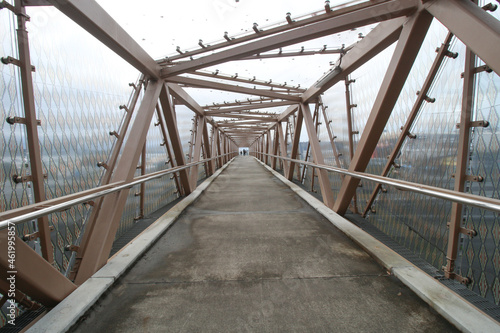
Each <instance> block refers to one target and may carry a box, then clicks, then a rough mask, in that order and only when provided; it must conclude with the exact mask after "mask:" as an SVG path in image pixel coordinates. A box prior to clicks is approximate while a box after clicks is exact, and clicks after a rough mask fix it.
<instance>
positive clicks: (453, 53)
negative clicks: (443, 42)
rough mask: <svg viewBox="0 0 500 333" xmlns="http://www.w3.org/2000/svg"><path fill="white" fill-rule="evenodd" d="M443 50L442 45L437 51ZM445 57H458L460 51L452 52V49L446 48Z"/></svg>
mask: <svg viewBox="0 0 500 333" xmlns="http://www.w3.org/2000/svg"><path fill="white" fill-rule="evenodd" d="M439 51H441V47H438V48H436V52H439ZM444 55H445V57H448V58H452V59H456V58H457V57H458V52H451V51H450V50H446V51H445V52H444Z"/></svg>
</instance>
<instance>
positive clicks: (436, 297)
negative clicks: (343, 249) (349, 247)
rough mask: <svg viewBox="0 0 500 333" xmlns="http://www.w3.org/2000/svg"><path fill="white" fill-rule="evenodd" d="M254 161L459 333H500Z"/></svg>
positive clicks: (399, 258) (494, 324)
mask: <svg viewBox="0 0 500 333" xmlns="http://www.w3.org/2000/svg"><path fill="white" fill-rule="evenodd" d="M256 160H257V161H258V162H259V163H261V164H262V165H263V166H264V167H265V168H267V169H268V170H269V171H270V172H271V173H272V174H273V175H274V176H276V177H277V178H278V179H279V180H281V181H282V182H283V183H284V184H285V185H287V186H289V187H290V189H291V190H292V191H294V192H295V193H296V194H297V195H298V196H299V197H301V198H302V199H303V200H304V201H306V202H307V203H308V204H309V205H311V206H312V207H313V208H314V209H316V210H317V211H318V212H319V213H320V214H321V215H323V216H324V217H325V218H326V219H327V220H328V221H330V222H331V223H332V224H333V225H334V226H335V227H337V228H338V229H340V231H342V232H343V233H344V234H346V235H347V237H349V238H350V239H352V240H353V241H354V242H355V243H357V244H358V245H359V246H360V247H361V248H363V250H365V251H366V252H367V253H368V254H370V255H371V256H372V257H373V258H374V259H375V260H376V261H377V262H379V264H381V265H382V266H383V267H385V268H386V269H387V270H388V271H390V272H391V273H392V274H394V276H396V277H397V278H398V279H399V280H400V281H401V282H402V283H403V284H405V285H406V286H407V287H408V288H410V289H411V290H412V291H413V292H414V293H416V294H417V295H418V296H419V297H420V298H422V299H423V300H424V301H425V302H426V303H427V304H429V305H430V306H431V307H432V308H434V309H435V310H436V311H437V312H438V313H439V314H441V315H442V316H443V317H444V318H446V320H448V321H449V322H450V323H452V324H453V325H455V326H456V327H457V328H458V329H459V330H461V331H462V332H478V333H479V332H500V323H498V322H497V321H495V320H494V319H492V318H491V317H490V316H488V315H487V314H485V313H484V312H482V311H481V310H479V309H478V308H477V307H475V306H474V305H472V304H471V303H469V302H467V301H466V300H465V299H464V298H462V297H461V296H459V295H458V294H456V293H455V292H453V291H452V290H450V289H449V288H447V287H446V286H444V285H442V284H441V283H439V281H436V280H435V279H434V278H432V277H431V276H430V275H428V274H426V273H425V272H424V271H422V270H421V269H419V268H418V267H416V266H415V265H413V264H412V263H411V262H409V261H408V260H406V259H405V258H403V257H402V256H400V255H399V254H398V253H396V252H394V251H393V250H391V249H390V248H389V247H387V246H386V245H384V244H383V243H381V242H380V241H378V240H377V239H376V238H374V237H373V236H371V235H370V234H368V233H367V232H365V231H364V230H363V229H361V228H359V227H357V226H356V225H354V224H353V223H351V222H350V221H348V220H346V219H345V218H343V217H342V216H340V215H338V214H337V213H335V212H334V211H332V210H331V209H330V208H328V207H327V206H325V204H323V203H322V202H321V201H319V200H318V199H316V198H315V197H313V196H312V195H310V194H309V193H308V192H307V191H305V190H303V189H302V188H301V187H300V186H298V185H296V184H294V183H292V182H291V181H289V180H288V179H286V178H285V177H283V176H282V175H281V174H280V173H278V172H276V171H275V170H273V169H272V168H270V167H269V166H268V165H266V164H264V163H262V162H261V161H259V160H258V159H256Z"/></svg>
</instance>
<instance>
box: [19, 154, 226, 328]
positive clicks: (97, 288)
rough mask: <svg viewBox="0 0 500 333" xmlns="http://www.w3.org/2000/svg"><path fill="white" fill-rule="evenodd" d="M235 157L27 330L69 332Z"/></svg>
mask: <svg viewBox="0 0 500 333" xmlns="http://www.w3.org/2000/svg"><path fill="white" fill-rule="evenodd" d="M233 160H234V158H233V159H231V160H230V161H229V162H228V163H226V164H225V165H224V166H222V168H220V169H219V170H217V171H216V172H215V173H214V174H213V175H212V176H210V177H209V178H207V179H206V180H205V181H204V182H203V183H202V184H200V185H199V186H198V187H197V188H196V190H194V191H193V192H192V193H191V194H189V195H188V196H187V197H186V198H184V199H183V200H182V201H181V202H179V203H178V204H177V205H175V206H174V207H172V208H171V209H170V210H169V211H168V212H166V213H165V214H163V215H162V216H161V217H160V218H159V219H158V220H156V221H155V222H154V223H153V224H152V225H150V226H149V227H148V228H147V229H146V230H144V231H143V232H142V233H141V234H139V236H137V237H136V238H135V239H133V240H132V241H131V242H130V243H128V244H127V245H126V246H125V247H124V248H123V249H122V250H121V251H119V252H118V253H117V254H115V255H114V256H113V257H112V258H111V259H110V260H109V261H108V263H107V264H106V265H105V266H104V267H102V268H101V269H100V270H99V271H97V272H96V273H95V274H94V275H92V277H91V278H90V279H88V280H87V281H85V283H83V284H82V285H81V286H80V287H78V288H77V289H76V290H75V291H74V292H72V293H71V294H70V295H69V296H68V297H66V298H65V299H64V300H63V301H62V302H61V303H59V304H58V305H57V306H56V307H54V308H53V309H52V310H50V311H49V312H48V313H47V314H46V315H45V316H44V317H43V318H41V319H40V320H39V321H38V322H36V323H35V325H33V326H32V327H31V328H29V329H28V330H27V331H26V332H27V333H59V332H67V331H68V330H69V329H70V328H71V327H72V326H73V325H74V324H75V323H76V322H77V321H78V319H80V318H81V317H82V316H83V315H84V314H85V313H86V312H87V311H88V310H89V309H90V308H91V307H92V306H93V305H94V304H95V303H96V302H97V301H98V300H99V298H100V297H101V296H102V295H103V294H104V293H105V292H106V291H107V290H108V289H109V288H110V287H111V286H112V285H113V284H114V283H115V282H116V280H117V279H118V278H120V276H122V275H123V273H125V272H126V271H127V270H128V269H129V268H130V267H131V266H132V265H133V264H134V263H135V262H136V261H137V260H139V259H140V258H141V257H142V255H143V254H144V253H145V252H146V251H148V250H149V249H150V248H151V246H153V244H154V243H155V242H156V241H157V240H158V239H159V238H160V237H161V236H162V235H163V234H164V233H165V232H166V231H167V230H168V228H169V227H170V226H171V225H172V224H173V223H174V222H175V221H176V220H177V218H178V217H179V215H180V214H181V213H182V212H183V211H184V209H186V208H187V207H188V206H189V205H190V204H191V203H193V202H194V201H195V200H196V199H198V197H199V196H200V194H201V193H203V191H205V190H206V189H207V187H208V186H209V185H210V184H212V182H213V181H214V180H215V179H216V178H217V177H218V176H219V175H220V174H221V172H222V171H224V170H225V169H226V167H227V166H228V165H229V164H230V163H231V162H232V161H233Z"/></svg>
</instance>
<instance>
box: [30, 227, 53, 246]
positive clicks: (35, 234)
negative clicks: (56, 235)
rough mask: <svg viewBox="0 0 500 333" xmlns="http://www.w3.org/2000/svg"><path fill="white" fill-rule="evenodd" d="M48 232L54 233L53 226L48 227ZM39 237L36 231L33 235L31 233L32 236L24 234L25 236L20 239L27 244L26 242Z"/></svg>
mask: <svg viewBox="0 0 500 333" xmlns="http://www.w3.org/2000/svg"><path fill="white" fill-rule="evenodd" d="M49 230H50V231H54V227H53V226H50V227H49ZM39 237H40V232H39V231H37V232H34V233H32V234H26V235H24V236H23V237H22V239H23V241H25V242H28V241H32V240H35V239H37V238H39Z"/></svg>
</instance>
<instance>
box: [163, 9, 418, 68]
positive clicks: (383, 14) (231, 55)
mask: <svg viewBox="0 0 500 333" xmlns="http://www.w3.org/2000/svg"><path fill="white" fill-rule="evenodd" d="M417 4H418V2H417V1H415V0H398V1H395V0H394V1H387V2H383V3H380V4H375V5H373V6H370V7H369V8H363V9H359V10H354V11H352V12H350V13H346V14H343V15H339V16H336V17H333V18H330V19H327V20H325V21H322V22H319V23H314V24H310V25H308V26H305V27H300V28H297V29H295V30H292V31H287V32H284V33H282V34H279V35H276V36H271V37H267V38H263V39H260V40H257V41H254V42H251V43H247V44H244V45H240V46H236V47H233V48H230V49H228V50H224V51H221V52H217V53H214V54H211V55H208V56H204V57H201V58H198V59H194V60H192V61H189V62H186V63H182V64H179V65H176V66H172V67H167V68H163V69H162V70H161V75H162V77H163V78H167V77H171V76H175V75H179V74H182V73H188V72H192V71H194V70H197V69H200V68H204V67H209V66H213V65H216V64H220V63H224V62H227V61H231V60H235V59H240V58H244V57H247V56H251V55H253V54H257V53H262V52H266V51H270V50H273V49H277V48H280V47H285V46H288V45H293V44H297V43H300V42H304V41H307V40H311V39H315V38H319V37H324V36H328V35H331V34H335V33H338V32H342V31H346V30H350V29H352V28H356V27H360V26H364V25H368V24H373V23H377V22H380V21H385V20H390V19H392V18H396V17H400V16H405V15H408V14H410V13H411V12H413V11H415V9H416V7H417Z"/></svg>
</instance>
